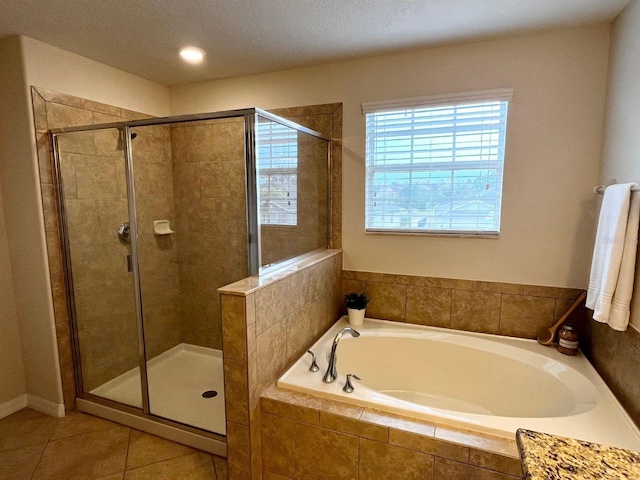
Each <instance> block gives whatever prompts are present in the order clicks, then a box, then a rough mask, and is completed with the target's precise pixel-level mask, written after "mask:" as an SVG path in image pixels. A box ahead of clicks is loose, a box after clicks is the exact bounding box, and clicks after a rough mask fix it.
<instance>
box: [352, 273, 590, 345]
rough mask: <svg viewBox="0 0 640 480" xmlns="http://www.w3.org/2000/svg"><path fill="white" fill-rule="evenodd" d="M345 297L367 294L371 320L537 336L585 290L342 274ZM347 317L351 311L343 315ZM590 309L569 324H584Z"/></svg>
mask: <svg viewBox="0 0 640 480" xmlns="http://www.w3.org/2000/svg"><path fill="white" fill-rule="evenodd" d="M342 289H343V293H344V294H346V293H349V292H352V291H354V290H355V291H358V292H366V293H367V295H368V296H369V297H370V299H371V302H370V303H369V305H368V306H367V316H368V317H370V318H378V319H381V320H393V321H397V322H407V323H415V324H419V325H429V326H432V327H444V328H453V329H457V330H467V331H470V332H480V333H493V334H499V335H507V336H511V337H520V338H536V334H537V332H538V330H539V329H541V328H548V327H550V326H551V325H553V323H555V321H556V320H557V319H559V318H560V317H561V316H562V315H563V314H564V313H565V312H566V311H567V310H568V309H569V307H570V306H571V304H572V303H573V302H574V301H575V299H576V298H578V297H579V296H580V293H581V292H582V290H579V289H575V288H560V287H543V286H536V285H520V284H513V283H497V282H481V281H472V280H456V279H449V278H435V277H420V276H412V275H395V274H387V273H373V272H357V271H350V270H345V271H343V272H342ZM343 313H346V312H343ZM584 316H585V309H583V308H578V309H576V310H575V311H574V312H573V313H572V314H571V316H570V317H569V319H568V320H567V321H568V322H570V323H571V322H573V323H581V322H582V319H583V318H584Z"/></svg>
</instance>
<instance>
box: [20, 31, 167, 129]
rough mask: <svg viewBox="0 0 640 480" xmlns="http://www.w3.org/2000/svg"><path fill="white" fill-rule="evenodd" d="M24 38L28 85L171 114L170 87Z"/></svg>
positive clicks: (143, 110)
mask: <svg viewBox="0 0 640 480" xmlns="http://www.w3.org/2000/svg"><path fill="white" fill-rule="evenodd" d="M21 39H22V44H23V48H24V61H25V72H26V82H27V85H32V86H36V87H44V88H47V89H49V90H54V91H56V92H62V93H66V94H68V95H75V96H76V97H81V98H86V99H88V100H93V101H95V102H101V103H106V104H108V105H114V106H117V107H122V108H126V109H128V110H134V111H136V112H143V113H146V114H148V115H154V116H158V117H162V116H167V115H169V88H168V87H165V86H164V85H159V84H157V83H155V82H151V81H149V80H145V79H143V78H140V77H136V76H135V75H132V74H130V73H127V72H124V71H122V70H118V69H117V68H113V67H110V66H108V65H105V64H103V63H99V62H96V61H95V60H90V59H88V58H85V57H81V56H80V55H76V54H75V53H71V52H68V51H66V50H62V49H60V48H57V47H53V46H51V45H48V44H46V43H42V42H39V41H38V40H34V39H32V38H29V37H21Z"/></svg>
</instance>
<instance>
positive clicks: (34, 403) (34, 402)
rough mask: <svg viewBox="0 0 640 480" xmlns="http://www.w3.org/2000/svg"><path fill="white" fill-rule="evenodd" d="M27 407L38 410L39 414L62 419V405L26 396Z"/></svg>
mask: <svg viewBox="0 0 640 480" xmlns="http://www.w3.org/2000/svg"><path fill="white" fill-rule="evenodd" d="M26 397H27V405H26V406H27V407H30V408H33V409H34V410H38V411H39V412H42V413H46V414H47V415H51V416H52V417H58V418H62V417H64V404H62V403H53V402H50V401H49V400H45V399H44V398H40V397H36V396H35V395H27V396H26Z"/></svg>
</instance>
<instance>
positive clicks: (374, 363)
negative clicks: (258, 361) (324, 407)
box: [277, 317, 640, 451]
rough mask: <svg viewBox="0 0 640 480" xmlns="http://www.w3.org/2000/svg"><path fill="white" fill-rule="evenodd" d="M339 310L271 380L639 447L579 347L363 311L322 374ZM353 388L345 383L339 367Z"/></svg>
mask: <svg viewBox="0 0 640 480" xmlns="http://www.w3.org/2000/svg"><path fill="white" fill-rule="evenodd" d="M346 326H348V322H347V321H346V317H344V318H342V319H341V320H339V321H338V322H337V323H336V324H335V325H333V327H331V329H330V330H329V331H328V332H326V333H325V334H324V335H323V336H322V337H321V338H320V339H319V340H318V341H317V342H316V344H315V345H314V346H313V347H311V350H313V351H314V353H315V354H316V356H317V357H318V365H319V366H320V371H319V372H315V373H313V372H310V371H309V365H310V364H311V356H310V355H308V354H305V356H304V357H303V358H301V359H299V360H298V361H297V362H296V363H295V364H294V365H293V366H292V367H291V368H290V369H289V370H288V371H287V372H286V373H285V374H284V375H283V376H282V377H281V378H280V379H279V380H278V382H277V385H278V387H281V388H287V389H290V390H296V391H299V392H304V393H309V394H312V395H316V396H321V397H327V398H333V399H335V400H340V401H345V402H349V403H353V404H357V405H360V406H365V407H371V408H375V409H378V410H383V411H387V412H393V413H399V414H403V415H409V416H412V417H416V418H421V419H425V420H430V421H433V422H435V423H436V424H445V425H453V426H458V427H463V428H467V429H471V430H475V431H479V432H486V433H492V434H497V435H501V436H505V437H509V438H513V437H514V433H515V431H516V430H517V429H518V428H527V429H530V430H537V431H541V432H547V433H552V434H556V435H563V436H567V437H572V438H578V439H582V440H587V441H592V442H598V443H604V444H606V445H612V446H617V447H622V448H628V449H631V450H636V451H640V432H639V431H638V429H637V428H636V427H635V425H634V424H633V422H632V421H631V419H630V418H629V416H628V415H627V414H626V412H625V411H624V410H623V409H622V407H621V406H620V404H619V403H618V401H617V400H616V398H615V397H614V396H613V394H612V393H611V391H610V390H609V389H608V388H607V386H606V385H605V383H604V381H603V380H602V379H601V378H600V377H599V376H598V374H597V373H596V371H595V370H594V368H593V367H592V366H591V364H590V363H589V362H588V361H587V359H586V358H585V357H584V356H583V355H582V354H578V355H577V356H575V357H570V356H566V355H562V354H560V353H559V352H558V351H556V350H555V349H554V348H551V347H544V346H542V345H539V344H538V343H537V342H536V341H535V340H525V339H518V338H511V337H501V336H496V335H487V334H480V333H471V332H462V331H456V330H449V329H443V328H435V327H425V326H419V325H409V324H404V323H397V322H388V321H383V320H373V319H365V322H364V324H363V325H361V326H359V327H354V328H355V329H356V330H357V331H358V332H360V334H361V335H360V337H358V338H352V337H350V336H349V335H345V336H343V337H342V340H341V341H340V344H339V346H338V350H337V353H338V355H337V356H338V365H337V366H338V380H337V381H336V382H335V383H332V384H325V383H323V382H322V377H323V375H324V372H325V371H326V368H327V359H326V356H327V354H328V353H329V351H330V350H331V343H332V340H333V338H334V337H335V335H336V333H337V332H338V331H339V330H340V329H341V328H343V327H346ZM348 373H354V374H357V375H359V376H360V377H361V378H362V380H361V381H354V382H353V383H354V387H355V391H354V392H353V393H350V394H348V393H344V392H343V391H342V387H343V386H344V382H345V378H346V374H348Z"/></svg>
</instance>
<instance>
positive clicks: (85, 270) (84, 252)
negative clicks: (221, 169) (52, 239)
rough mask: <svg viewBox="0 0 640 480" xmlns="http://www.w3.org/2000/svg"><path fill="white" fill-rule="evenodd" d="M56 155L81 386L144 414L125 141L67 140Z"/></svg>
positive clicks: (114, 134) (114, 137) (101, 134)
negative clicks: (126, 229) (125, 236)
mask: <svg viewBox="0 0 640 480" xmlns="http://www.w3.org/2000/svg"><path fill="white" fill-rule="evenodd" d="M57 151H58V158H59V161H58V175H59V177H60V182H61V184H62V188H61V191H60V192H59V199H60V201H61V203H62V209H63V211H64V212H66V214H65V215H63V216H62V218H63V229H64V231H63V233H64V235H63V243H64V248H65V250H66V259H67V271H68V272H69V278H68V283H69V287H70V288H69V289H70V292H71V295H72V302H71V305H72V309H73V310H74V315H73V316H72V317H73V319H74V321H75V330H76V332H77V334H76V336H75V342H76V345H75V355H76V363H77V364H80V365H81V367H82V368H79V369H77V371H78V372H81V375H78V378H77V381H78V384H79V385H80V386H81V389H82V390H84V391H85V392H88V393H91V394H94V395H97V396H99V397H102V398H106V399H109V400H113V401H117V402H120V403H123V404H126V405H130V406H133V407H137V408H142V393H141V392H142V385H141V377H140V371H139V365H140V363H139V348H138V330H137V320H136V303H135V291H134V285H133V275H132V273H131V272H130V271H129V268H128V266H129V263H128V259H130V255H131V244H130V243H128V242H125V241H122V240H120V239H119V237H118V230H119V227H120V226H121V225H123V224H124V223H125V222H128V221H129V209H128V203H127V185H126V175H125V153H124V146H123V142H122V137H121V133H120V130H118V129H115V128H109V129H104V130H95V131H89V132H78V133H68V134H64V135H60V136H59V137H58V139H57ZM122 378H124V379H125V383H126V384H127V388H125V389H123V388H119V387H120V385H121V383H122V382H120V381H119V380H118V379H122Z"/></svg>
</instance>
